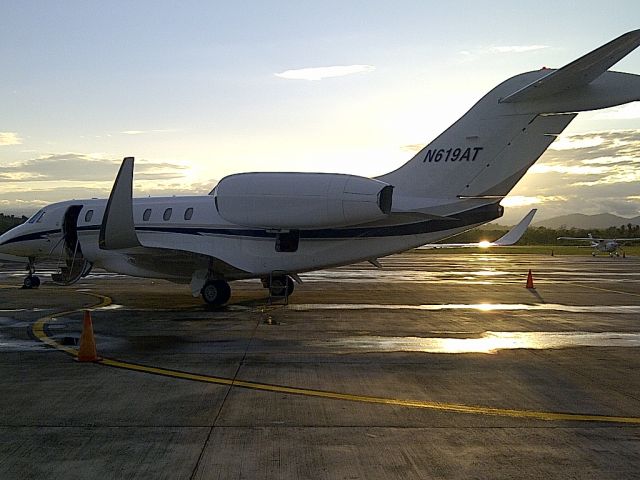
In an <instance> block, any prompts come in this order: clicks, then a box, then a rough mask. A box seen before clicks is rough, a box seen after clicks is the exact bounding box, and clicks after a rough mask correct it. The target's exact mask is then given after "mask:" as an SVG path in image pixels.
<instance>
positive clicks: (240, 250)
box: [0, 30, 640, 305]
mask: <svg viewBox="0 0 640 480" xmlns="http://www.w3.org/2000/svg"><path fill="white" fill-rule="evenodd" d="M639 45H640V30H635V31H632V32H628V33H626V34H624V35H622V36H620V37H618V38H616V39H615V40H613V41H611V42H609V43H607V44H605V45H603V46H601V47H599V48H597V49H596V50H594V51H592V52H591V53H588V54H587V55H585V56H583V57H581V58H579V59H578V60H575V61H574V62H571V63H570V64H568V65H566V66H565V67H563V68H560V69H558V70H552V69H542V70H536V71H532V72H528V73H523V74H521V75H517V76H515V77H512V78H510V79H508V80H506V81H504V82H503V83H501V84H500V85H498V86H497V87H495V88H494V89H493V90H491V91H490V92H489V93H488V94H486V95H485V96H484V97H483V98H481V99H480V100H479V101H478V103H476V104H475V105H474V106H473V107H472V108H471V109H470V110H469V111H468V112H467V113H466V114H464V115H463V116H462V117H461V118H460V119H459V120H458V121H456V122H455V123H454V124H453V125H452V126H451V127H449V128H448V129H447V130H445V131H444V132H443V133H442V134H441V135H440V136H438V137H437V138H436V139H435V140H433V141H432V142H431V143H430V144H429V145H427V146H426V147H425V148H423V149H422V150H421V151H420V152H418V154H417V155H415V156H414V157H413V158H412V159H411V160H409V161H408V162H407V163H406V164H404V165H403V166H401V167H400V168H398V169H397V170H395V171H393V172H391V173H388V174H386V175H382V176H380V177H377V178H364V177H359V176H355V175H343V174H331V173H241V174H236V175H230V176H228V177H225V178H223V179H222V180H221V181H220V182H219V183H218V185H217V186H216V187H215V188H214V189H213V190H212V191H211V193H210V194H209V195H204V196H185V197H168V198H136V199H133V198H132V185H133V171H134V161H133V158H130V157H129V158H125V160H124V161H123V163H122V166H121V167H120V171H119V172H118V175H117V178H116V180H115V183H114V185H113V189H112V191H111V195H110V196H109V199H108V200H72V201H68V202H61V203H55V204H52V205H49V206H48V207H45V208H43V209H42V210H41V211H39V212H37V213H36V214H35V215H34V216H33V217H32V218H30V219H29V220H28V221H27V222H26V223H24V224H22V225H19V226H17V227H15V228H14V229H12V230H10V231H9V232H7V233H5V234H4V235H2V236H0V253H6V254H9V255H17V256H21V257H26V258H28V259H29V275H28V276H27V278H26V279H25V286H27V287H28V286H34V285H35V284H38V283H39V280H37V277H35V276H34V275H33V273H34V269H35V267H34V266H35V263H36V261H39V260H41V259H46V258H58V257H59V256H63V257H64V259H65V268H64V269H62V271H61V272H59V273H58V274H57V277H56V278H54V280H56V281H58V282H60V283H71V282H73V281H75V280H77V279H78V278H81V277H82V276H83V275H86V274H87V273H88V271H89V270H90V269H91V266H97V267H101V268H103V269H106V270H108V271H112V272H118V273H121V274H126V275H133V276H138V277H151V278H165V279H168V280H172V281H175V282H182V283H186V284H190V286H191V292H192V293H193V295H194V296H197V295H199V294H201V295H202V297H203V298H204V300H205V301H206V302H207V303H209V304H212V305H222V304H224V303H226V302H227V301H228V300H229V298H230V294H231V290H230V287H229V282H230V281H232V280H237V279H245V278H260V279H262V281H263V283H264V284H265V286H267V287H269V288H270V289H271V291H272V293H273V292H274V290H278V289H280V290H281V293H283V294H284V295H285V296H286V295H288V294H290V293H291V291H292V290H293V286H294V283H293V280H297V279H298V274H299V273H302V272H307V271H312V270H318V269H323V268H328V267H333V266H338V265H347V264H351V263H355V262H360V261H363V260H369V261H371V262H372V263H374V264H376V263H377V259H378V258H380V257H384V256H386V255H391V254H393V253H398V252H402V251H404V250H408V249H411V248H414V247H418V246H420V245H424V244H428V243H433V242H435V241H438V240H442V239H445V238H448V237H450V236H452V235H455V234H457V233H460V232H463V231H465V230H468V229H470V228H473V227H475V226H478V225H481V224H484V223H487V222H490V221H492V220H495V219H496V218H499V217H500V216H502V213H503V208H502V206H500V204H499V202H500V200H501V199H502V198H503V197H504V196H506V195H507V194H508V193H509V191H510V190H511V189H512V188H513V187H514V186H515V185H516V183H517V182H518V181H519V180H520V178H522V176H523V175H524V174H525V173H526V172H527V170H528V169H529V167H531V165H533V163H535V161H536V160H537V159H538V158H539V157H540V155H542V153H543V152H544V151H545V150H546V149H547V147H548V146H549V145H550V144H551V143H552V142H553V141H554V140H555V138H556V137H557V136H558V135H559V134H560V133H561V132H562V131H563V130H564V129H565V127H566V126H567V125H569V123H570V122H571V121H572V120H573V119H574V118H575V117H576V115H577V112H581V111H588V110H596V109H600V108H607V107H612V106H616V105H622V104H625V103H628V102H633V101H637V100H640V75H633V74H629V73H621V72H613V71H608V69H609V68H610V67H611V66H613V65H614V64H615V63H617V62H618V61H619V60H621V59H622V58H623V57H625V56H626V55H628V54H629V53H630V52H631V51H633V50H634V49H635V48H637V47H638V46H639Z"/></svg>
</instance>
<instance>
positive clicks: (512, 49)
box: [458, 45, 549, 57]
mask: <svg viewBox="0 0 640 480" xmlns="http://www.w3.org/2000/svg"><path fill="white" fill-rule="evenodd" d="M544 48H549V45H494V46H491V47H478V48H475V49H473V50H462V51H460V52H458V53H459V54H460V55H464V56H467V57H468V56H471V55H496V54H498V55H500V54H503V53H527V52H534V51H536V50H542V49H544Z"/></svg>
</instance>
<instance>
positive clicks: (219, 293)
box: [200, 280, 231, 307]
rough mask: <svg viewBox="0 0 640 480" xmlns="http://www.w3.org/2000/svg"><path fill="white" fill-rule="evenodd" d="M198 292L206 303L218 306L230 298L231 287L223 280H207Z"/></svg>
mask: <svg viewBox="0 0 640 480" xmlns="http://www.w3.org/2000/svg"><path fill="white" fill-rule="evenodd" d="M200 293H201V295H202V299H203V300H204V301H205V302H207V304H208V305H211V306H212V307H219V306H220V305H224V304H225V303H227V302H228V301H229V299H230V298H231V287H230V286H229V284H228V283H227V282H225V281H224V280H207V282H206V283H205V284H204V286H203V287H202V290H200Z"/></svg>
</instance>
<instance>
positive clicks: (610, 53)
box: [500, 30, 640, 103]
mask: <svg viewBox="0 0 640 480" xmlns="http://www.w3.org/2000/svg"><path fill="white" fill-rule="evenodd" d="M638 46H640V30H634V31H632V32H627V33H625V34H624V35H621V36H619V37H618V38H616V39H614V40H612V41H610V42H609V43H607V44H605V45H602V46H601V47H599V48H596V49H595V50H593V51H592V52H589V53H587V54H586V55H584V56H582V57H580V58H578V59H577V60H574V61H573V62H571V63H569V64H568V65H565V66H564V67H562V68H560V69H558V70H552V71H551V73H549V74H548V75H546V76H544V77H542V78H541V79H539V80H536V81H535V82H533V83H531V84H529V85H526V86H525V87H523V88H521V89H520V90H517V91H516V92H514V93H512V94H511V95H508V96H506V97H504V98H502V99H501V100H500V103H513V102H529V101H533V100H538V99H540V98H544V97H549V96H551V95H555V94H557V93H561V92H564V91H566V90H569V89H575V88H580V87H584V86H586V85H588V84H589V83H591V82H593V81H594V80H595V79H596V78H598V77H599V76H600V75H602V74H603V73H604V72H606V71H607V70H608V69H609V68H610V67H612V66H613V65H615V64H616V63H618V62H619V61H620V60H621V59H622V58H624V57H625V56H627V55H628V54H629V53H631V52H632V51H633V50H635V49H636V48H637V47H638Z"/></svg>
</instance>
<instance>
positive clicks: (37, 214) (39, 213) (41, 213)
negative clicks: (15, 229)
mask: <svg viewBox="0 0 640 480" xmlns="http://www.w3.org/2000/svg"><path fill="white" fill-rule="evenodd" d="M42 215H44V210H38V211H37V212H36V213H34V214H33V216H32V217H31V218H30V219H29V220H27V223H34V222H35V221H36V220H38V218H40V217H41V216H42Z"/></svg>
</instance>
